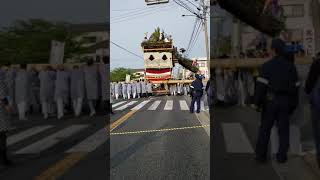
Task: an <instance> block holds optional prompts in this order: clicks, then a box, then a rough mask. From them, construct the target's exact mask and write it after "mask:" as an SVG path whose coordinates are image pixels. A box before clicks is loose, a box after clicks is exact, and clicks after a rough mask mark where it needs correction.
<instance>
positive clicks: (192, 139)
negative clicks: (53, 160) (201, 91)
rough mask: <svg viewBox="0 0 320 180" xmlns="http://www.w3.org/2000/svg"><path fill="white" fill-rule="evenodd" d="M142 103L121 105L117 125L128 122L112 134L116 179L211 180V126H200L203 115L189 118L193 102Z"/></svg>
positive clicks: (164, 99)
mask: <svg viewBox="0 0 320 180" xmlns="http://www.w3.org/2000/svg"><path fill="white" fill-rule="evenodd" d="M136 101H137V100H129V101H126V102H124V103H123V102H122V101H120V102H119V103H120V104H119V103H118V104H117V103H115V105H116V107H114V111H115V112H116V114H115V115H114V116H112V117H111V121H112V122H113V123H116V122H117V120H118V121H119V118H120V117H123V116H126V115H127V119H126V120H125V121H124V122H123V123H122V124H121V125H119V126H117V127H116V128H115V129H114V130H112V132H111V156H110V160H111V161H110V162H111V169H110V175H111V179H112V180H122V179H130V180H153V179H154V180H162V179H163V180H176V179H185V180H188V179H190V180H192V179H202V180H209V179H210V142H209V141H210V138H209V134H208V133H207V131H205V128H206V127H207V126H206V125H209V121H207V122H208V123H207V124H204V123H203V122H202V123H200V121H199V119H198V118H199V117H200V115H195V114H191V113H189V111H188V109H189V105H190V97H188V96H160V97H153V98H146V99H141V100H138V101H137V102H136ZM121 103H123V104H121ZM127 104H130V107H127V106H126V105H127ZM203 104H206V103H205V102H204V101H203ZM123 108H125V109H123ZM205 108H207V107H205ZM205 108H203V109H202V112H201V113H200V114H202V113H205V110H206V109H205ZM207 118H208V116H207ZM208 119H209V118H208ZM120 120H123V119H121V118H120Z"/></svg>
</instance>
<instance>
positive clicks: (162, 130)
mask: <svg viewBox="0 0 320 180" xmlns="http://www.w3.org/2000/svg"><path fill="white" fill-rule="evenodd" d="M209 126H210V125H202V126H189V127H180V128H168V129H154V130H142V131H127V132H116V133H110V135H111V136H114V135H128V134H142V133H153V132H166V131H177V130H186V129H197V128H204V127H209Z"/></svg>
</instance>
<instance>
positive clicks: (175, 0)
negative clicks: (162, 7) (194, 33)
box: [173, 0, 200, 17]
mask: <svg viewBox="0 0 320 180" xmlns="http://www.w3.org/2000/svg"><path fill="white" fill-rule="evenodd" d="M173 2H175V3H176V4H178V5H179V6H181V7H183V8H184V9H186V10H188V11H189V12H190V13H192V14H194V15H196V16H197V17H200V15H199V14H197V13H196V12H195V11H194V10H193V9H192V8H190V7H189V6H188V5H187V4H185V3H184V2H183V1H181V0H173Z"/></svg>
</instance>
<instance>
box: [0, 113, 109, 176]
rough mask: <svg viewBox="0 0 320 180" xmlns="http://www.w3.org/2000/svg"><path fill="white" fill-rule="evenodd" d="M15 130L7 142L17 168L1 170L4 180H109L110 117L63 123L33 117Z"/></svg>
mask: <svg viewBox="0 0 320 180" xmlns="http://www.w3.org/2000/svg"><path fill="white" fill-rule="evenodd" d="M14 126H15V127H16V129H15V130H14V131H12V132H10V135H9V139H8V141H7V142H8V144H9V156H10V159H11V160H13V162H14V163H15V164H14V166H12V167H9V168H4V167H1V166H0V179H3V180H17V179H37V180H41V179H78V180H88V179H90V178H91V179H97V180H99V179H101V180H105V179H108V174H107V172H106V169H107V168H108V167H107V163H106V162H107V161H106V157H107V156H108V151H107V149H109V144H108V143H110V142H109V140H108V131H107V128H106V127H107V116H106V115H97V116H95V117H88V116H85V115H84V116H82V117H80V118H73V117H67V118H66V119H63V120H57V119H55V118H52V119H48V120H44V119H42V118H41V117H37V116H32V117H29V120H27V121H22V122H19V121H15V122H14ZM93 139H95V140H94V141H93Z"/></svg>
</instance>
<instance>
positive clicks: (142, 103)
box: [131, 100, 150, 110]
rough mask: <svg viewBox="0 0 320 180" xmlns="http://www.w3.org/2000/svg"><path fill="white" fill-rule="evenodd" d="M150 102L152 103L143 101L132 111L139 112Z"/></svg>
mask: <svg viewBox="0 0 320 180" xmlns="http://www.w3.org/2000/svg"><path fill="white" fill-rule="evenodd" d="M148 102H150V100H146V101H142V102H141V103H140V104H138V105H137V106H136V107H134V108H132V109H131V110H139V109H141V108H142V107H143V106H145V105H146V104H147V103H148Z"/></svg>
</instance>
